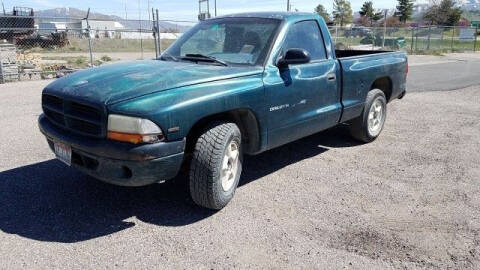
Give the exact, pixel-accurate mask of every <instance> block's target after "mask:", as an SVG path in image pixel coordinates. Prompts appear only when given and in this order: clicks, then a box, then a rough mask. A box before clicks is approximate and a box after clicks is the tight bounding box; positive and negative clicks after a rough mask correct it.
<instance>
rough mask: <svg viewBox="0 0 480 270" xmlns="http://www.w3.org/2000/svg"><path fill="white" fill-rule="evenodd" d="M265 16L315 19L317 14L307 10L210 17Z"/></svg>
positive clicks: (284, 18) (285, 19)
mask: <svg viewBox="0 0 480 270" xmlns="http://www.w3.org/2000/svg"><path fill="white" fill-rule="evenodd" d="M245 17H247V18H265V19H278V20H284V21H290V20H293V21H295V20H302V19H316V18H318V15H317V14H315V13H307V12H280V11H279V12H248V13H236V14H230V15H225V16H219V17H215V18H212V19H218V18H245Z"/></svg>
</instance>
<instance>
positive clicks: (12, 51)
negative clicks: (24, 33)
mask: <svg viewBox="0 0 480 270" xmlns="http://www.w3.org/2000/svg"><path fill="white" fill-rule="evenodd" d="M11 81H18V64H17V49H16V48H15V46H14V45H13V44H9V43H0V83H5V82H11Z"/></svg>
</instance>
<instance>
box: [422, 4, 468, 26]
mask: <svg viewBox="0 0 480 270" xmlns="http://www.w3.org/2000/svg"><path fill="white" fill-rule="evenodd" d="M423 18H424V19H425V20H426V21H428V22H429V23H430V24H432V25H433V24H436V25H445V26H454V25H457V24H458V22H459V21H460V19H461V18H462V10H461V9H460V8H459V7H455V2H454V1H453V0H442V1H441V2H440V4H438V3H435V4H434V5H432V6H431V7H430V8H428V10H427V11H426V12H425V14H423Z"/></svg>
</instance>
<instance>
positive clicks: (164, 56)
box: [160, 52, 178, 62]
mask: <svg viewBox="0 0 480 270" xmlns="http://www.w3.org/2000/svg"><path fill="white" fill-rule="evenodd" d="M168 58H170V59H172V60H173V61H175V62H178V58H176V57H175V56H173V55H171V54H169V53H167V52H164V53H163V54H162V55H161V56H160V60H167V59H168Z"/></svg>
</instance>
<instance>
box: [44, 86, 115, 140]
mask: <svg viewBox="0 0 480 270" xmlns="http://www.w3.org/2000/svg"><path fill="white" fill-rule="evenodd" d="M42 107H43V112H44V113H45V115H46V116H47V118H48V119H49V120H50V121H51V122H52V123H54V124H56V125H58V126H61V127H63V128H65V129H68V130H70V131H72V132H74V133H78V134H81V135H86V136H92V137H103V136H105V132H104V126H105V125H104V124H103V122H104V118H103V115H104V114H103V113H102V111H101V110H100V109H98V108H95V107H92V106H88V105H85V104H81V103H78V102H74V101H70V100H66V99H62V98H59V97H56V96H52V95H46V94H44V95H43V96H42Z"/></svg>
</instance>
